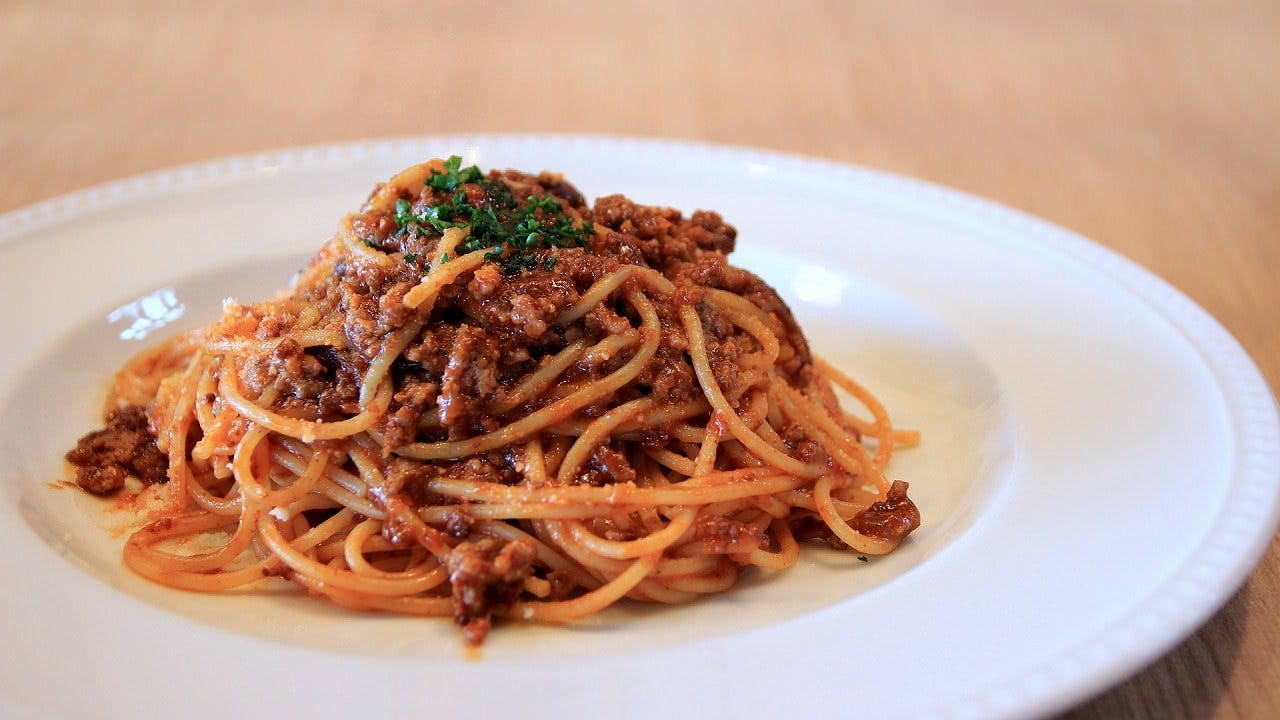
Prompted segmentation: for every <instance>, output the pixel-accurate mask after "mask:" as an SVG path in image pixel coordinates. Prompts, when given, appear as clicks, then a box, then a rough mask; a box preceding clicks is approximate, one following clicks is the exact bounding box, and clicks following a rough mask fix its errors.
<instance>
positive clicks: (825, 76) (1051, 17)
mask: <svg viewBox="0 0 1280 720" xmlns="http://www.w3.org/2000/svg"><path fill="white" fill-rule="evenodd" d="M1277 71H1280V3H1275V2H1268V1H1265V0H1259V1H1257V2H1214V3H1209V2H1186V3H1182V2H1122V3H1116V2H1101V1H1089V2H1080V1H1077V0H1051V1H1045V2H1037V3H1023V2H1017V1H1014V0H1009V1H1007V2H998V1H991V2H946V3H944V2H882V1H877V2H865V3H863V2H798V1H792V2H787V3H778V4H770V5H764V4H763V3H761V4H754V3H751V4H749V3H728V2H725V3H717V2H705V1H702V0H678V1H673V2H648V3H638V2H636V3H632V2H600V3H577V4H573V3H557V2H550V3H541V2H534V3H439V2H415V3H409V2H404V3H394V2H380V3H354V2H353V3H348V4H343V3H305V4H304V3H297V4H285V3H249V2H243V3H236V2H202V3H174V2H151V3H148V2H112V3H96V2H95V3H89V2H86V3H83V4H74V3H65V2H14V1H13V0H9V2H4V3H0V83H3V85H2V87H3V91H2V92H0V212H3V211H7V210H11V209H14V208H17V207H20V206H22V205H25V204H29V203H31V202H34V201H38V200H41V199H44V198H48V197H51V196H54V195H57V194H61V193H64V192H67V191H71V190H75V189H78V188H82V187H84V186H87V185H91V184H94V183H99V182H102V181H106V180H111V179H115V178H118V177H121V176H124V175H129V174H133V173H138V172H142V171H148V170H153V169H157V168H161V167H165V166H169V165H173V164H177V163H187V162H192V161H198V160H204V159H208V158H213V157H217V156H221V155H226V154H233V153H245V152H251V151H257V150H265V149H273V148H281V147H285V146H292V145H298V144H305V143H318V142H329V141H340V140H351V139H364V138H376V137H385V136H396V135H409V134H413V135H420V134H430V133H445V132H466V133H474V132H489V131H546V132H593V133H618V134H632V135H649V136H664V137H678V138H687V139H694V140H706V141H715V142H723V143H733V144H740V145H750V146H758V147H763V148H770V149H776V150H783V151H789V152H797V153H805V154H809V155H817V156H823V157H828V158H833V159H837V160H841V161H847V162H852V163H858V164H862V165H867V166H871V167H876V168H882V169H886V170H890V171H894V172H898V173H903V174H906V175H911V176H915V177H919V178H924V179H927V180H931V181H935V182H938V183H942V184H945V185H950V186H953V187H956V188H960V189H962V190H965V191H968V192H971V193H975V194H978V195H982V196H985V197H988V198H991V199H994V200H996V201H999V202H1002V203H1006V204H1008V205H1011V206H1013V207H1016V208H1020V209H1022V210H1025V211H1028V212H1030V213H1033V214H1036V215H1039V216H1042V217H1044V218H1047V219H1048V220H1051V221H1053V222H1055V223H1058V224H1061V225H1064V226H1066V227H1068V228H1071V229H1073V230H1076V231H1079V232H1080V233H1082V234H1084V235H1086V236H1088V237H1090V238H1092V239H1094V240H1096V241H1098V242H1100V243H1102V244H1104V245H1106V246H1108V247H1110V248H1113V249H1115V250H1117V251H1119V252H1120V253H1122V254H1124V255H1126V256H1128V257H1129V258H1132V259H1133V260H1135V261H1137V262H1138V263H1140V264H1142V265H1144V266H1145V267H1147V268H1149V269H1150V270H1152V271H1153V272H1155V273H1156V274H1158V275H1160V276H1162V277H1163V278H1165V279H1166V280H1168V281H1169V282H1171V283H1172V284H1173V285H1175V286H1177V287H1178V288H1179V289H1181V290H1182V291H1183V292H1185V293H1186V294H1187V295H1189V296H1190V297H1191V298H1193V299H1194V300H1195V301H1196V302H1198V303H1200V304H1201V305H1203V306H1204V307H1205V308H1206V309H1207V310H1208V311H1209V312H1210V313H1212V314H1213V315H1214V316H1215V317H1217V318H1218V319H1219V320H1220V321H1221V322H1222V323H1223V324H1224V325H1225V326H1226V327H1227V328H1228V329H1229V330H1230V331H1231V332H1232V333H1233V334H1234V335H1235V336H1236V337H1237V338H1238V339H1239V340H1240V342H1241V343H1242V344H1243V345H1244V347H1245V348H1246V349H1247V350H1248V351H1249V353H1250V354H1251V355H1252V356H1253V358H1254V360H1255V361H1256V362H1257V363H1258V364H1259V365H1260V366H1261V368H1262V371H1263V372H1264V373H1265V375H1266V377H1267V379H1268V381H1269V382H1270V383H1271V385H1272V387H1273V388H1275V387H1280V332H1277V328H1278V327H1280V282H1278V279H1280V270H1278V269H1280V132H1278V128H1280V84H1278V82H1277ZM1278 645H1280V544H1275V543H1273V545H1272V546H1271V548H1270V551H1269V552H1268V553H1267V555H1266V558H1265V559H1264V560H1263V562H1262V564H1261V566H1260V567H1259V568H1258V570H1257V571H1256V572H1255V573H1254V574H1253V576H1252V578H1251V579H1250V580H1249V581H1248V583H1247V584H1246V585H1245V586H1244V588H1243V589H1241V590H1240V591H1239V593H1238V594H1236V595H1235V596H1234V598H1233V599H1231V600H1230V602H1229V603H1228V604H1227V605H1226V606H1225V608H1223V610H1222V611H1221V612H1219V613H1218V614H1217V615H1216V616H1215V617H1213V619H1212V620H1210V621H1209V623H1208V624H1207V625H1205V626H1204V627H1203V628H1202V629H1201V630H1199V632H1197V633H1196V634H1195V635H1194V636H1192V637H1191V638H1190V639H1188V640H1186V641H1185V642H1183V643H1181V644H1180V645H1178V646H1177V647H1176V649H1174V650H1173V651H1172V652H1170V653H1169V654H1168V655H1166V656H1165V657H1164V658H1163V659H1161V660H1159V661H1158V662H1156V663H1155V664H1154V665H1153V666H1151V667H1150V668H1148V669H1146V670H1144V671H1143V672H1141V673H1140V674H1138V675H1136V676H1135V677H1133V678H1131V679H1130V680H1128V681H1127V682H1125V683H1123V684H1122V685H1120V686H1119V687H1117V688H1115V689H1113V690H1111V691H1109V692H1107V693H1105V694H1103V695H1102V696H1100V697H1098V698H1096V699H1094V700H1092V701H1090V702H1088V703H1086V704H1084V705H1082V706H1080V707H1079V708H1077V709H1075V710H1074V711H1072V712H1071V713H1070V717H1073V718H1104V717H1151V718H1202V717H1216V718H1236V717H1245V718H1260V717H1276V716H1277V713H1280V654H1278V653H1277V652H1276V650H1275V648H1276V647H1277V646H1278ZM906 671H908V672H909V669H907V670H906Z"/></svg>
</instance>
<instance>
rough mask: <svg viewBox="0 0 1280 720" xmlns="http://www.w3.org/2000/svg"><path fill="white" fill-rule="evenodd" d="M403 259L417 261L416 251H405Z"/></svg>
mask: <svg viewBox="0 0 1280 720" xmlns="http://www.w3.org/2000/svg"><path fill="white" fill-rule="evenodd" d="M404 261H405V262H417V261H418V253H416V252H411V253H405V254H404Z"/></svg>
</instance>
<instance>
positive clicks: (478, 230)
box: [395, 155, 595, 274]
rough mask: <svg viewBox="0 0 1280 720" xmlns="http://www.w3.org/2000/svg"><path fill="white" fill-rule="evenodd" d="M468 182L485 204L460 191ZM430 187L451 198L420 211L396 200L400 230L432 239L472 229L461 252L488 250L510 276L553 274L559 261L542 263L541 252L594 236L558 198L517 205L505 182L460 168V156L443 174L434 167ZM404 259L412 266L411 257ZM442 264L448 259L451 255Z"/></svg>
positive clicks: (534, 199)
mask: <svg viewBox="0 0 1280 720" xmlns="http://www.w3.org/2000/svg"><path fill="white" fill-rule="evenodd" d="M466 184H478V185H480V187H481V188H482V189H483V190H484V191H485V200H484V201H483V202H481V203H480V204H479V205H473V204H472V203H471V200H470V197H469V196H468V195H467V193H465V192H462V191H460V190H458V188H459V187H460V186H462V185H466ZM426 185H427V187H429V188H432V189H433V190H437V191H440V192H443V193H452V195H450V196H449V197H448V199H447V200H445V201H443V202H439V203H436V204H435V205H429V206H426V207H422V208H419V209H418V210H417V211H416V212H415V211H414V209H413V205H412V203H410V202H409V201H408V200H403V199H402V200H397V201H396V209H395V221H396V225H397V226H399V228H400V229H401V231H406V232H411V233H417V234H418V235H420V236H424V237H432V236H436V235H440V234H443V233H444V231H445V230H448V229H449V228H456V227H468V228H470V232H469V233H468V234H467V238H466V240H464V241H463V242H462V243H461V244H459V245H458V252H459V253H469V252H475V251H476V250H483V249H488V250H489V252H487V253H485V256H484V258H485V260H489V261H491V262H500V263H502V269H503V271H504V272H506V273H507V274H514V273H518V272H523V271H525V270H531V269H533V268H536V267H542V268H544V269H548V270H549V269H551V268H552V267H553V266H554V265H555V258H554V257H543V258H541V259H540V258H539V257H537V255H538V251H539V250H549V249H553V248H567V247H586V246H587V242H588V240H589V238H590V237H591V236H592V235H594V234H595V228H594V227H593V226H592V224H591V223H590V222H584V223H582V225H581V226H579V225H576V224H575V223H574V220H573V218H571V217H569V216H567V215H565V214H564V207H563V206H561V205H560V202H559V201H558V200H556V199H555V198H554V197H552V196H550V195H530V196H528V197H526V198H525V199H524V203H518V202H516V200H515V198H514V197H513V196H512V195H511V192H510V190H509V189H508V188H507V186H506V185H505V184H504V183H502V182H501V181H499V180H495V179H492V178H488V177H485V176H484V173H482V172H481V171H480V168H478V167H476V166H475V165H472V166H470V167H465V168H464V167H462V158H460V157H458V156H457V155H454V156H452V157H450V158H449V159H448V160H446V161H445V162H444V171H443V172H441V171H439V170H434V169H433V170H432V173H431V177H429V178H427V180H426ZM405 259H406V260H409V261H410V262H412V260H411V259H410V258H409V257H408V256H407V255H406V256H405ZM444 260H445V261H448V256H447V255H446V256H445V258H444Z"/></svg>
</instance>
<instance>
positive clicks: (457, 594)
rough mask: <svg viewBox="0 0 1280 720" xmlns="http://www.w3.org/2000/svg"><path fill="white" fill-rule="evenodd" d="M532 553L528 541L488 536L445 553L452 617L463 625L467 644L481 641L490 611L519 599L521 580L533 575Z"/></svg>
mask: <svg viewBox="0 0 1280 720" xmlns="http://www.w3.org/2000/svg"><path fill="white" fill-rule="evenodd" d="M536 556H537V550H536V548H535V547H534V544H533V542H532V541H530V540H517V541H515V542H510V543H504V542H503V541H501V540H497V539H495V538H491V537H483V538H480V539H479V540H469V541H467V542H464V543H461V544H459V545H458V546H457V547H455V548H454V549H453V551H452V552H450V553H449V557H448V559H447V561H446V566H447V569H448V570H449V582H450V584H451V585H452V586H453V618H454V620H455V621H456V622H457V623H458V624H459V625H461V626H463V628H464V631H465V634H466V638H467V642H468V643H470V644H472V645H479V644H480V643H481V642H483V641H484V638H485V635H487V634H488V633H489V628H490V627H491V626H492V622H493V615H494V613H500V612H502V611H504V610H506V609H507V608H509V607H511V605H512V604H514V603H515V601H516V600H517V599H519V597H520V592H521V590H522V589H523V588H524V581H525V580H526V579H528V578H529V577H530V576H531V575H532V574H533V561H534V558H535V557H536Z"/></svg>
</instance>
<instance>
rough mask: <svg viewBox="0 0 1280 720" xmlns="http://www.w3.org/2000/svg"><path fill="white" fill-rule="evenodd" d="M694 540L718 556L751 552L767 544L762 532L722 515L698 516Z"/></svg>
mask: <svg viewBox="0 0 1280 720" xmlns="http://www.w3.org/2000/svg"><path fill="white" fill-rule="evenodd" d="M694 538H696V539H697V540H699V541H701V542H702V543H703V547H704V549H705V550H706V551H707V552H710V553H720V554H724V553H741V552H751V551H752V550H755V549H756V548H759V547H761V546H762V545H767V542H768V536H767V535H765V533H764V531H763V530H760V529H759V528H757V527H755V526H754V525H749V524H747V523H744V522H741V521H738V520H734V519H732V518H727V517H724V516H723V515H700V516H699V517H698V522H697V523H696V524H695V525H694Z"/></svg>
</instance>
